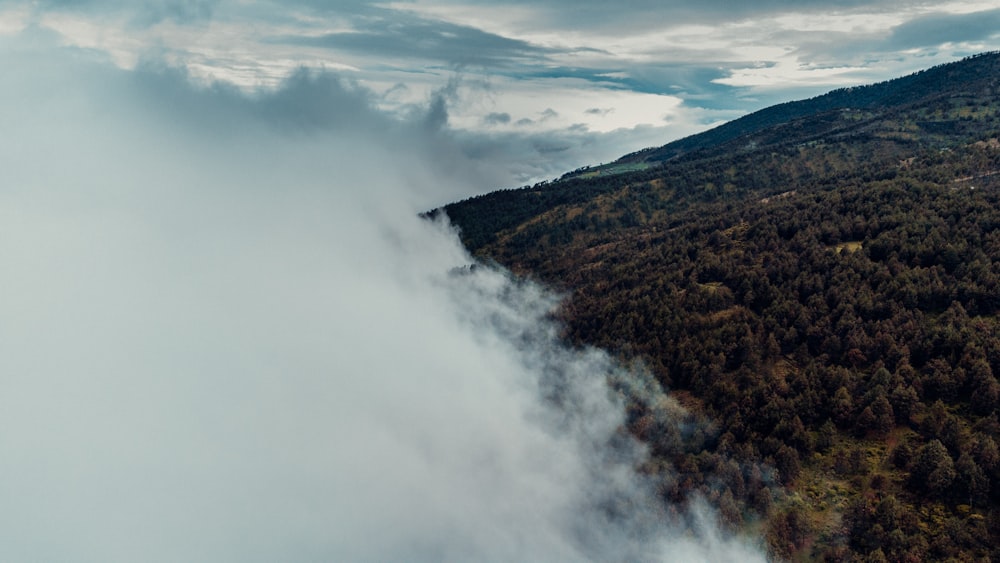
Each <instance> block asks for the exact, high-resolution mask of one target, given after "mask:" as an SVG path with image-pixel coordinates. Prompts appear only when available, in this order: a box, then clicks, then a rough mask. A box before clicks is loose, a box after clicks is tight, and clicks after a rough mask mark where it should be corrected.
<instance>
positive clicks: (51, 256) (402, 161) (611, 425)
mask: <svg viewBox="0 0 1000 563" xmlns="http://www.w3.org/2000/svg"><path fill="white" fill-rule="evenodd" d="M0 48H2V52H3V53H4V56H5V60H6V61H8V62H9V63H10V64H9V65H8V66H7V67H6V76H5V84H6V87H5V88H4V89H2V91H0V123H2V124H3V127H4V132H5V134H4V136H3V137H2V139H0V177H2V181H0V186H2V187H0V257H2V269H0V342H3V347H4V353H3V354H0V374H2V375H0V386H2V393H0V452H3V455H2V459H0V475H2V477H3V478H2V479H0V497H2V498H3V499H4V502H3V506H2V508H0V559H2V560H11V561H18V560H20V561H24V560H42V561H60V560H72V561H95V562H96V561H101V562H108V561H276V560H282V561H314V560H323V561H332V560H336V561H352V560H353V561H373V560H381V561H388V560H407V561H468V560H505V561H514V560H545V561H560V560H562V561H580V560H607V559H609V558H614V559H620V558H622V557H634V558H637V559H642V560H657V559H659V560H664V561H698V560H704V561H726V560H729V561H747V560H752V559H753V558H757V559H758V560H762V558H761V557H760V556H759V555H757V554H756V553H755V552H754V551H753V550H752V549H748V548H747V547H746V546H745V545H744V544H743V543H742V542H740V541H737V540H735V539H733V538H725V537H723V536H721V535H720V534H719V533H718V532H717V530H716V528H715V526H714V519H713V517H712V516H711V515H710V514H707V513H706V514H704V515H702V516H699V514H701V513H700V512H693V513H690V514H689V516H688V517H686V518H683V519H681V521H678V519H677V517H676V516H670V515H669V514H667V512H665V511H664V509H663V508H662V507H661V506H659V505H658V504H657V503H656V502H655V500H654V499H653V498H652V497H651V496H650V495H649V492H648V489H647V488H646V484H645V483H643V482H642V480H641V479H639V478H638V477H637V476H636V475H635V474H634V472H633V471H632V468H633V466H634V465H635V464H636V463H637V462H638V461H639V460H641V456H642V455H643V452H642V449H641V447H639V446H638V445H637V444H635V443H633V442H632V441H631V440H630V439H629V438H627V437H626V436H623V435H622V434H621V431H620V426H621V420H622V418H621V417H622V412H621V408H620V404H618V400H617V399H615V398H614V395H613V394H611V393H610V392H609V390H608V387H607V385H606V378H607V377H608V376H609V375H611V374H618V376H617V377H619V378H621V377H626V376H627V375H622V373H624V372H622V370H621V368H620V367H617V366H615V365H614V363H613V362H611V361H610V359H609V358H608V357H607V356H606V355H605V354H603V353H602V352H599V351H596V350H572V349H568V348H565V347H563V346H561V345H560V344H559V343H558V339H557V336H556V334H557V332H558V330H557V327H556V326H554V325H552V324H551V323H550V321H548V320H547V311H549V310H551V308H552V307H554V306H555V305H556V303H557V299H556V297H554V296H553V295H551V294H549V293H547V292H546V291H544V290H543V289H541V288H539V287H537V286H534V285H532V284H526V283H518V282H514V281H513V280H511V279H510V278H509V277H508V276H507V275H506V274H504V273H502V272H497V271H494V270H490V269H485V268H470V267H469V265H470V262H471V261H470V258H469V257H468V256H467V255H466V253H465V252H464V251H463V249H462V248H461V247H460V245H459V243H458V241H457V239H456V237H455V236H454V234H453V233H452V232H451V231H450V230H449V229H448V227H447V225H442V224H433V223H430V222H427V221H422V220H419V219H417V217H416V213H417V212H418V211H420V210H421V209H425V208H427V207H429V205H428V203H429V202H432V201H437V200H439V199H442V198H446V197H449V196H450V195H451V194H453V193H455V192H456V191H459V190H461V189H463V188H462V187H461V185H462V184H463V182H464V181H465V180H466V179H467V178H468V176H469V174H470V173H471V172H470V171H471V170H473V169H474V167H475V162H476V161H474V160H470V159H469V158H468V157H463V156H462V155H463V154H464V153H462V152H461V151H458V150H457V149H456V148H455V146H454V145H453V144H451V143H452V142H453V141H450V140H447V139H445V140H442V139H441V138H440V137H439V136H437V134H436V133H435V131H433V130H428V129H426V128H420V127H419V126H418V125H417V124H418V123H419V120H417V119H414V120H413V122H412V124H407V123H401V122H393V121H389V120H386V121H379V120H378V118H377V117H378V114H377V112H374V111H372V110H371V109H370V105H369V104H368V101H367V98H366V91H365V90H363V89H359V88H357V87H355V86H352V85H350V84H349V83H344V82H342V81H340V80H339V79H336V78H335V77H331V76H328V75H316V74H304V75H301V76H297V77H293V78H292V79H291V80H290V81H289V82H288V83H287V84H286V85H285V87H284V88H283V89H279V90H277V91H274V92H270V93H266V92H265V93H261V94H259V95H256V96H249V95H246V94H243V93H240V92H238V91H236V90H235V89H228V88H225V87H215V88H209V89H197V88H193V87H191V86H190V85H189V84H188V81H187V79H186V76H185V75H184V73H182V72H176V71H171V70H169V69H165V68H153V67H148V66H147V67H143V68H141V69H140V70H138V71H135V72H123V71H120V70H118V69H115V68H113V67H111V66H109V65H106V64H103V63H98V62H94V61H92V60H90V59H89V55H87V54H86V53H81V52H79V51H75V50H72V49H69V50H67V49H62V48H54V47H51V46H49V45H48V44H47V43H46V42H45V41H44V40H35V41H24V40H17V41H7V42H5V43H4V44H3V45H2V46H0ZM344 107H347V108H349V109H350V110H351V111H350V112H349V115H348V113H343V114H342V109H343V108H344ZM338 108H340V109H338ZM425 113H430V111H429V110H425ZM349 116H353V118H349ZM359 116H360V117H359ZM365 116H367V117H365ZM351 119H355V120H356V121H351ZM357 120H360V121H357ZM379 124H381V125H379ZM401 139H403V140H404V141H405V142H401ZM417 141H421V142H420V143H418V142H417ZM449 150H451V151H455V152H454V153H449V152H447V151H449ZM435 151H442V152H440V153H436V152H435ZM449 154H454V155H456V161H457V164H456V165H455V166H452V167H447V166H444V165H443V161H444V160H447V159H445V158H442V155H444V156H447V155H449ZM463 158H464V159H465V160H462V159H463ZM456 184H458V185H456ZM613 507H617V509H615V510H612V508H613ZM699 518H701V519H699Z"/></svg>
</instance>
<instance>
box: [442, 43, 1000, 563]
mask: <svg viewBox="0 0 1000 563" xmlns="http://www.w3.org/2000/svg"><path fill="white" fill-rule="evenodd" d="M618 164H619V166H618V168H616V169H615V171H616V172H619V173H615V174H600V173H590V174H576V175H573V174H571V175H568V176H567V177H564V178H563V179H561V180H559V181H556V182H553V183H546V184H539V185H536V186H533V187H526V188H522V189H517V190H505V191H501V192H495V193H493V194H487V195H485V196H480V197H477V198H473V199H470V200H466V201H463V202H458V203H455V204H451V205H448V206H446V207H445V208H444V212H446V213H447V214H448V216H449V217H450V219H451V220H452V222H453V223H454V224H456V225H457V226H458V227H459V228H460V229H461V233H462V237H463V241H464V242H465V244H466V245H467V246H468V247H469V248H470V249H471V250H472V251H473V252H475V253H476V254H477V255H479V256H482V257H484V258H489V259H492V260H496V261H497V262H499V263H501V264H503V265H506V266H508V267H509V268H511V269H512V270H514V271H515V272H517V273H519V274H522V275H526V276H531V277H535V278H538V279H541V280H544V281H545V282H547V283H549V284H552V285H555V286H557V287H559V288H561V289H563V290H565V291H566V292H567V293H568V294H569V295H570V298H569V299H568V301H567V303H566V305H565V307H564V308H563V310H562V312H561V315H562V317H563V319H564V321H565V323H566V332H567V337H568V338H569V339H571V340H573V341H575V342H579V343H588V344H594V345H599V346H602V347H605V348H608V349H610V350H612V351H614V352H616V353H618V354H619V355H620V356H621V357H622V358H624V359H626V360H633V359H636V360H641V361H643V362H644V363H645V364H646V365H647V366H649V368H650V369H651V370H652V372H653V373H654V374H655V376H656V377H657V378H658V379H659V380H660V382H661V383H662V384H663V385H664V386H666V387H668V388H669V389H671V390H672V391H673V392H674V393H675V394H676V395H677V396H679V397H681V398H683V401H684V403H685V406H688V407H689V408H691V409H692V410H693V411H695V412H696V413H697V414H698V416H702V417H704V418H705V419H707V420H709V421H711V422H712V423H713V426H714V428H716V431H715V432H713V433H709V434H706V435H699V437H698V438H697V439H696V440H694V439H692V440H688V441H687V442H685V443H684V444H682V445H678V444H676V443H673V441H671V442H670V443H666V442H667V440H665V439H664V438H663V437H662V436H661V435H660V434H658V432H657V426H656V424H654V423H655V417H653V414H654V413H652V412H650V410H649V408H648V406H646V405H642V404H635V405H631V406H630V410H629V428H630V430H631V431H632V432H633V433H634V434H636V435H637V436H639V437H640V438H642V439H643V440H645V441H646V442H647V443H649V444H650V446H651V451H652V452H653V454H654V462H651V464H650V467H649V468H646V470H647V471H648V472H649V473H650V475H651V476H653V477H654V478H659V479H661V480H662V483H663V486H662V487H661V490H662V492H663V495H664V498H665V499H668V500H670V501H671V502H683V501H684V500H685V499H688V498H690V495H691V494H692V493H694V492H698V493H700V494H701V495H703V496H705V497H706V498H708V499H709V500H710V501H711V502H713V503H714V504H715V505H716V506H717V507H718V508H719V513H720V515H721V517H722V519H723V520H724V522H725V523H726V525H728V526H731V527H733V528H736V529H744V530H751V529H754V530H756V529H757V528H758V527H760V528H762V529H763V533H764V534H765V535H766V537H767V541H768V545H769V547H770V549H771V551H772V554H773V555H774V556H775V557H777V558H782V559H790V560H830V561H851V560H859V561H861V560H890V561H927V560H943V559H948V558H950V557H954V558H957V559H958V560H980V559H984V558H989V559H994V560H1000V510H997V509H998V508H1000V446H998V444H1000V413H998V410H997V409H998V407H1000V382H998V381H997V379H996V375H997V374H1000V317H998V313H1000V231H998V230H997V229H998V227H1000V54H998V53H990V54H984V55H980V56H976V57H971V58H968V59H965V60H962V61H959V62H956V63H952V64H948V65H943V66H940V67H936V68H933V69H929V70H926V71H924V72H921V73H918V74H915V75H911V76H908V77H904V78H900V79H897V80H892V81H888V82H884V83H881V84H877V85H872V86H865V87H858V88H849V89H843V90H838V91H834V92H831V93H829V94H826V95H824V96H819V97H817V98H813V99H811V100H805V101H800V102H791V103H788V104H782V105H779V106H775V107H772V108H768V109H765V110H762V111H760V112H757V113H754V114H751V115H748V116H746V117H744V118H741V119H739V120H736V121H734V122H732V123H729V124H726V125H723V126H721V127H718V128H716V129H713V130H712V131H709V132H706V133H702V134H700V135H695V136H692V137H689V138H687V139H682V140H680V141H676V142H674V143H670V144H668V145H665V146H664V147H660V148H656V149H648V150H645V151H640V152H639V153H635V154H632V155H628V156H626V157H623V159H622V160H621V161H619V163H618ZM626 165H633V166H626ZM655 459H662V460H664V461H668V462H669V464H666V463H665V464H662V465H658V464H657V463H656V462H655ZM667 467H669V468H672V469H669V470H668V469H666V468H667ZM661 472H662V474H661ZM674 472H676V474H675V473H674ZM668 473H669V474H668Z"/></svg>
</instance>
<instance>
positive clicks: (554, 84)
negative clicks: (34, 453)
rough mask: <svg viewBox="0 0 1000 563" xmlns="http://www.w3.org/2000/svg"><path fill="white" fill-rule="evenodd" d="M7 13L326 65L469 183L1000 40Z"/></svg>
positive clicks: (514, 8) (333, 18)
mask: <svg viewBox="0 0 1000 563" xmlns="http://www.w3.org/2000/svg"><path fill="white" fill-rule="evenodd" d="M0 22H2V23H0V33H5V34H13V33H19V32H21V31H22V30H24V29H25V28H33V29H36V30H44V31H45V32H48V33H51V34H53V36H54V37H56V38H57V40H58V42H59V43H60V44H61V45H66V46H74V47H79V48H81V49H87V50H91V51H92V52H93V53H94V54H96V55H99V56H103V57H106V58H107V59H108V60H110V61H112V62H113V63H114V64H116V65H118V66H120V67H122V68H125V69H133V68H136V67H137V66H140V65H143V64H147V63H149V62H150V61H155V62H157V63H160V64H168V65H172V66H175V67H179V68H183V69H185V70H186V72H188V73H189V74H190V77H191V78H192V79H193V80H198V81H202V82H203V83H207V82H211V81H223V82H226V83H230V84H234V85H236V86H238V87H240V88H243V89H245V90H247V91H253V90H256V89H260V88H274V87H277V86H278V85H279V84H280V83H281V82H282V81H283V80H284V79H286V78H287V77H288V76H289V75H290V74H291V73H293V72H295V70H296V69H298V68H301V67H307V68H312V69H324V70H326V71H330V72H333V73H336V75H337V76H339V77H340V78H342V79H343V80H345V81H347V82H348V83H349V84H350V85H351V86H352V87H356V88H359V89H363V90H364V91H365V96H366V98H367V100H368V102H369V103H370V104H372V105H374V106H375V107H376V108H378V109H379V110H381V111H384V112H385V113H386V114H387V115H388V116H392V117H394V118H403V119H405V118H406V116H408V115H412V114H413V112H415V111H416V112H419V111H422V108H425V107H426V106H427V105H428V104H429V103H432V101H433V100H435V99H437V100H439V101H440V104H439V106H440V109H441V112H440V114H439V115H438V118H439V121H438V122H437V123H436V124H437V125H440V126H442V127H445V128H447V129H448V131H449V134H451V135H454V136H459V137H461V136H463V135H464V136H465V138H463V139H462V140H461V143H462V145H463V150H464V152H465V153H466V154H469V155H472V156H474V157H476V158H481V159H490V160H492V161H493V162H494V164H496V163H498V162H500V161H501V160H502V161H503V170H502V171H500V170H498V171H496V172H497V173H496V174H490V175H485V176H484V177H482V178H481V179H480V180H479V185H470V187H469V190H470V191H472V192H480V191H485V190H488V189H490V188H495V187H499V185H500V184H498V183H502V184H503V185H520V184H523V183H528V182H533V181H536V180H539V179H547V178H551V177H554V176H558V175H559V174H561V173H562V172H565V171H566V170H568V169H573V168H576V167H577V166H580V165H584V164H592V163H595V162H604V161H609V160H613V159H614V158H617V157H618V156H621V155H622V154H625V153H628V152H631V151H633V150H637V149H639V148H644V147H647V146H654V145H660V144H663V143H665V142H667V141H669V140H673V139H676V138H679V137H682V136H685V135H687V134H690V133H693V132H697V131H700V130H703V129H705V128H707V127H708V126H710V125H712V124H716V123H719V122H721V121H724V120H728V119H732V118H734V117H736V116H739V115H741V114H743V113H745V112H748V111H752V110H754V109H760V108H762V107H765V106H767V105H771V104H773V103H777V102H781V101H788V100H791V99H797V98H802V97H807V96H812V95H816V94H819V93H822V92H824V91H827V90H829V89H832V88H835V87H840V86H845V85H853V84H862V83H868V82H874V81H880V80H884V79H887V78H892V77H896V76H900V75H903V74H906V73H908V72H911V71H914V70H918V69H921V68H925V67H928V66H931V65H934V64H938V63H942V62H947V61H951V60H954V59H956V58H961V57H963V56H966V55H969V54H974V53H978V52H982V51H986V50H995V49H997V48H1000V32H998V30H1000V9H998V8H997V7H996V3H995V2H992V1H991V0H944V1H939V0H935V1H924V0H902V1H900V0H893V1H864V0H835V1H824V2H817V1H813V0H805V1H793V0H785V1H779V0H768V1H765V2H745V3H739V2H731V1H729V0H706V1H701V2H687V1H683V2H680V1H668V2H662V1H657V2H652V1H648V0H634V1H628V2H600V1H590V0H585V1H573V2H568V1H564V0H542V1H531V2H528V1H523V0H507V1H500V2H497V1H490V2H484V1H479V0H413V1H399V2H369V1H364V0H340V1H333V0H327V1H324V0H290V1H287V2H271V1H268V0H242V1H239V2H235V1H226V0H155V1H145V2H124V1H121V0H35V1H33V2H24V1H13V2H11V1H0ZM501 172H502V173H501Z"/></svg>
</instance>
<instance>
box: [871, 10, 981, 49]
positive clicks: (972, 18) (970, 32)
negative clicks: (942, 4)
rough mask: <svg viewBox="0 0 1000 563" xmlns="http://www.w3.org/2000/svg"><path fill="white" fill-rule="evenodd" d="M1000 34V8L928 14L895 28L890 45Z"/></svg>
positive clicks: (908, 45)
mask: <svg viewBox="0 0 1000 563" xmlns="http://www.w3.org/2000/svg"><path fill="white" fill-rule="evenodd" d="M997 34H1000V9H997V10H987V11H983V12H973V13H970V14H944V13H939V14H928V15H926V16H922V17H920V18H917V19H913V20H910V21H908V22H906V23H904V24H902V25H900V26H897V27H895V28H893V29H892V34H891V35H890V36H889V38H888V39H887V40H886V47H887V48H888V49H892V50H897V49H910V48H914V47H936V46H938V45H941V44H942V43H947V42H960V41H979V40H982V39H988V38H990V37H994V36H996V35H997Z"/></svg>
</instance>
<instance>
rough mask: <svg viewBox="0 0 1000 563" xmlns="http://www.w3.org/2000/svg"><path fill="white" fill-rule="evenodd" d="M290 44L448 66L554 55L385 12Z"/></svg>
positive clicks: (473, 30)
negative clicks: (344, 29)
mask: <svg viewBox="0 0 1000 563" xmlns="http://www.w3.org/2000/svg"><path fill="white" fill-rule="evenodd" d="M273 40H274V41H277V42H283V43H288V44H299V45H312V46H321V47H327V48H331V49H336V50H340V51H347V52H357V53H363V54H365V55H377V56H383V57H388V58H390V59H396V60H398V59H412V58H418V59H425V60H432V61H447V62H448V63H450V64H454V65H487V66H506V65H509V64H513V63H514V62H516V61H524V60H538V59H543V58H544V57H545V56H546V55H547V54H548V53H550V52H551V51H550V50H549V49H546V48H543V47H539V46H537V45H533V44H531V43H528V42H526V41H521V40H518V39H510V38H507V37H503V36H500V35H496V34H493V33H488V32H485V31H482V30H480V29H476V28H474V27H469V26H463V25H456V24H452V23H447V22H443V21H435V20H429V19H423V18H417V17H413V16H410V15H408V14H405V13H401V12H393V11H385V12H384V13H383V14H382V15H381V16H380V17H367V18H363V19H359V20H356V22H355V26H354V28H353V29H351V31H349V32H343V33H332V34H328V35H324V36H321V37H279V38H274V39H273Z"/></svg>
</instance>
